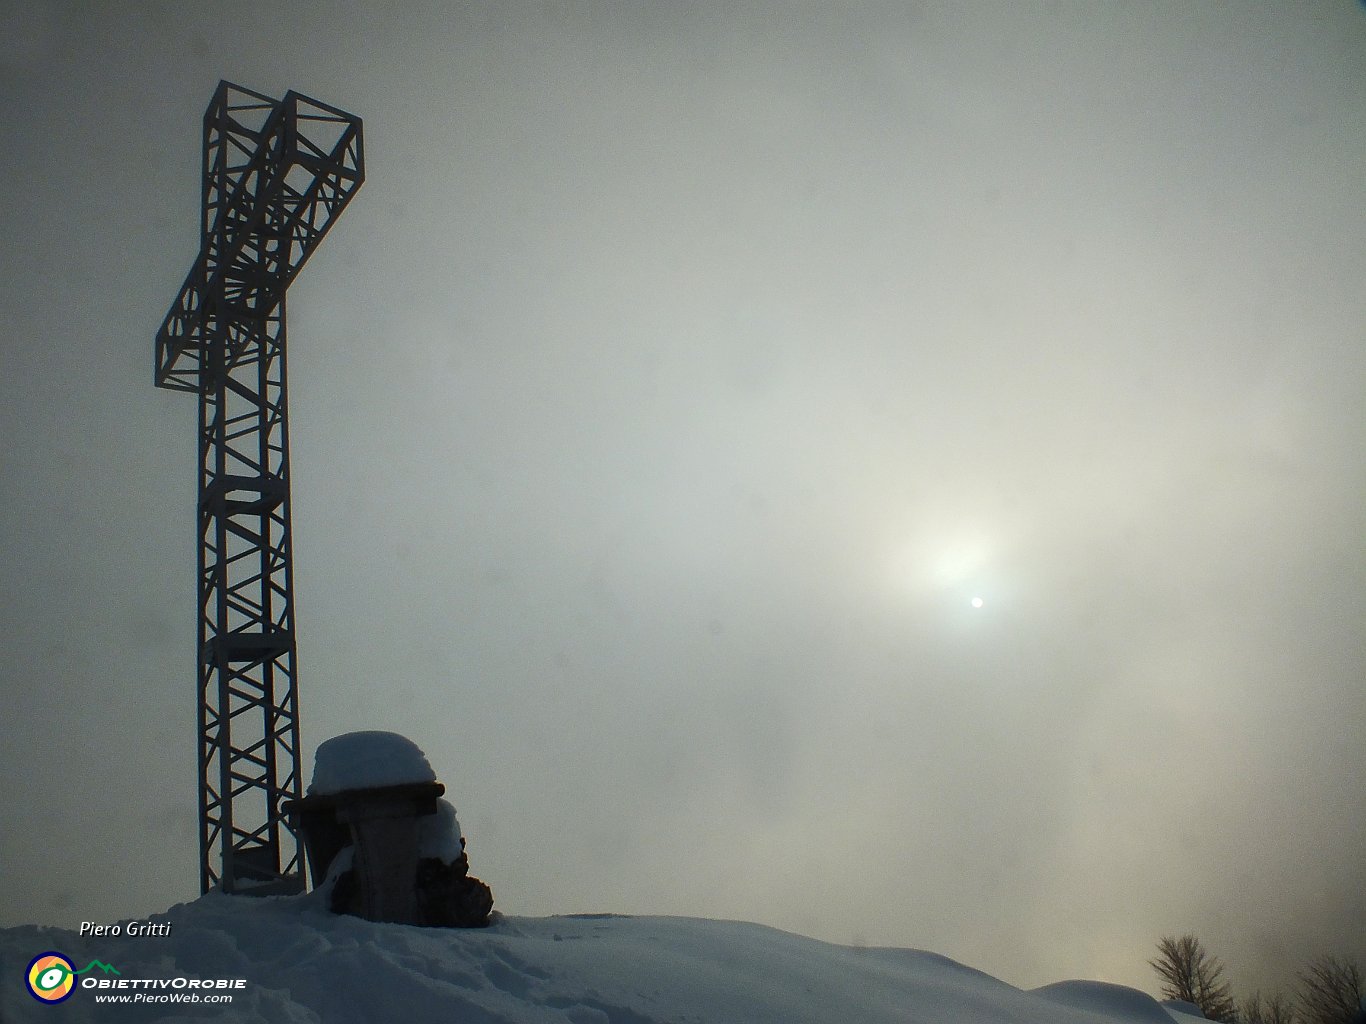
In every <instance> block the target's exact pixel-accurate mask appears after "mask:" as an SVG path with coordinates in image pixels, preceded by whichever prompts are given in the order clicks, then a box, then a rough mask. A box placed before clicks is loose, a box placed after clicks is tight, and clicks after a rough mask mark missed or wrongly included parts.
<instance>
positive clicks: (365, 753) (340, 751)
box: [308, 731, 436, 796]
mask: <svg viewBox="0 0 1366 1024" xmlns="http://www.w3.org/2000/svg"><path fill="white" fill-rule="evenodd" d="M435 781H436V773H435V772H434V771H432V766H431V765H430V764H428V763H427V755H426V754H424V753H423V752H422V750H421V748H419V747H418V745H417V744H416V743H414V742H413V741H412V740H410V739H408V738H407V737H406V736H400V735H399V734H398V733H396V732H381V731H365V732H348V733H343V734H342V735H340V736H334V737H332V739H330V740H326V741H325V742H323V743H321V744H319V746H318V752H317V753H316V754H314V756H313V781H312V783H311V784H310V785H309V787H308V792H309V793H310V794H311V795H314V796H326V795H330V794H333V793H341V792H344V791H345V790H349V789H373V788H375V787H377V786H401V785H405V784H407V783H410V782H435Z"/></svg>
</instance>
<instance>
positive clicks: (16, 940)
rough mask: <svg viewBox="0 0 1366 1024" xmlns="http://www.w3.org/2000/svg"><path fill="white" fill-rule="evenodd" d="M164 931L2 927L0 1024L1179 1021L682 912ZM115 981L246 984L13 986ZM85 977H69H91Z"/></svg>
mask: <svg viewBox="0 0 1366 1024" xmlns="http://www.w3.org/2000/svg"><path fill="white" fill-rule="evenodd" d="M155 920H165V921H169V922H170V923H171V933H170V935H168V936H165V937H155V938H152V937H131V938H130V937H128V936H126V935H125V936H123V937H120V938H79V937H77V935H76V934H75V933H74V932H69V931H62V930H58V929H53V928H37V927H31V926H30V927H23V928H11V929H6V930H3V931H0V972H3V975H4V977H5V978H7V979H10V981H7V982H6V983H5V984H3V985H0V1020H3V1021H5V1022H7V1024H8V1022H14V1024H19V1022H29V1021H33V1022H48V1024H51V1022H52V1021H55V1020H58V1019H61V1020H63V1021H75V1022H99V1021H111V1020H117V1021H139V1022H141V1021H163V1022H189V1021H216V1022H225V1024H227V1022H233V1024H247V1022H250V1024H267V1022H268V1024H305V1022H308V1024H313V1022H327V1024H371V1022H375V1021H391V1020H402V1021H404V1022H405V1024H437V1022H441V1024H450V1022H457V1021H458V1022H461V1024H551V1022H557V1024H566V1022H567V1024H665V1022H669V1024H682V1022H690V1024H691V1022H706V1024H710V1022H717V1024H725V1022H734V1024H831V1022H837V1021H855V1022H858V1024H891V1022H893V1021H896V1022H898V1024H905V1022H908V1021H909V1022H913V1024H965V1022H966V1024H1171V1022H1173V1021H1180V1022H1181V1024H1188V1022H1189V1021H1190V1020H1191V1019H1192V1018H1188V1017H1186V1016H1184V1015H1180V1016H1178V1015H1177V1014H1175V1013H1168V1011H1167V1010H1166V1009H1164V1008H1163V1007H1162V1006H1161V1005H1160V1004H1159V1003H1157V1002H1156V1001H1155V1000H1153V999H1152V998H1150V997H1149V996H1146V995H1144V994H1143V993H1141V992H1138V991H1136V990H1134V989H1126V988H1121V987H1119V986H1115V985H1103V984H1100V983H1098V982H1064V983H1061V984H1059V985H1050V986H1046V987H1045V988H1044V989H1038V990H1035V991H1032V992H1028V991H1022V990H1020V989H1017V988H1014V987H1012V986H1010V985H1007V984H1006V983H1004V982H1002V981H998V980H996V979H995V978H992V977H990V976H988V975H986V974H983V973H981V972H980V971H975V970H972V969H971V968H968V967H965V966H963V965H962V964H959V963H955V962H954V961H952V960H949V959H947V958H946V957H942V956H938V955H935V954H933V953H925V952H920V951H917V950H909V949H867V948H862V947H847V946H835V945H830V944H828V943H824V942H819V941H817V940H815V939H808V938H803V937H802V936H798V935H791V934H788V933H785V932H780V931H776V930H774V929H772V928H767V927H763V926H761V925H755V924H742V923H739V922H733V921H707V920H697V919H691V918H665V917H634V918H633V917H617V916H613V915H602V914H600V915H583V916H571V917H548V918H508V917H500V916H497V915H495V919H494V923H493V924H492V925H491V926H490V927H489V928H486V929H471V930H461V929H443V928H415V927H409V926H406V925H391V924H373V923H371V922H368V921H362V920H360V919H358V918H354V917H343V916H335V915H332V914H330V913H328V912H327V911H326V910H325V909H323V907H322V899H321V898H320V897H319V895H318V894H317V893H313V894H309V895H306V896H299V897H285V898H274V899H271V898H266V899H258V898H251V897H244V896H224V895H221V894H217V893H211V894H209V895H207V896H204V897H202V898H200V899H198V900H195V901H194V902H193V903H187V904H181V905H179V906H176V907H173V908H171V910H169V911H168V912H167V913H166V914H164V915H157V916H156V918H155ZM48 950H55V951H57V952H60V953H63V954H65V955H66V956H67V957H68V958H70V959H71V960H72V961H73V962H74V963H75V965H76V967H77V969H79V968H81V967H83V966H84V965H85V964H87V963H88V962H89V961H91V960H94V959H98V960H101V961H103V962H104V963H107V964H110V965H111V966H112V967H114V968H117V969H118V971H119V972H120V977H122V978H153V979H157V978H173V977H176V976H178V975H185V976H188V977H193V978H219V977H228V978H244V979H246V988H245V989H243V990H240V991H238V992H236V993H235V998H234V1001H233V1003H232V1004H231V1005H229V1006H218V1005H204V1004H201V1005H198V1006H196V1005H186V1004H169V1005H168V1004H161V1005H145V1004H142V1005H139V1004H128V1005H122V1006H117V1007H115V1006H110V1005H108V1004H105V1003H97V1002H96V1001H95V996H96V991H94V990H91V989H84V988H78V989H77V990H76V992H75V993H74V994H73V995H72V997H71V998H70V999H68V1000H67V1001H66V1002H64V1003H62V1004H61V1005H60V1006H57V1007H51V1006H44V1005H42V1004H40V1003H38V1002H37V1001H36V1000H35V999H33V998H32V997H31V996H30V995H29V994H28V993H27V992H26V990H25V988H24V986H23V984H22V983H15V982H16V980H17V979H19V978H20V977H21V976H22V974H23V971H24V968H25V965H26V964H28V962H29V961H30V960H31V959H32V958H33V957H34V956H36V955H37V954H39V953H42V952H45V951H48ZM94 976H95V975H84V976H82V977H94Z"/></svg>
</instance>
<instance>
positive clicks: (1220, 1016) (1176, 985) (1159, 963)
mask: <svg viewBox="0 0 1366 1024" xmlns="http://www.w3.org/2000/svg"><path fill="white" fill-rule="evenodd" d="M1148 965H1149V966H1150V967H1152V969H1153V970H1155V971H1156V972H1157V974H1158V977H1160V978H1161V979H1162V996H1163V998H1165V999H1182V1000H1184V1001H1186V1002H1188V1003H1194V1004H1195V1005H1196V1006H1198V1007H1200V1012H1201V1013H1203V1014H1204V1015H1205V1017H1206V1018H1207V1019H1209V1020H1218V1021H1236V1020H1237V1019H1238V1006H1237V1004H1236V1003H1235V1002H1234V1001H1233V994H1232V992H1231V991H1230V989H1229V984H1228V982H1227V981H1223V980H1221V978H1222V975H1223V973H1224V965H1223V964H1221V963H1220V962H1219V958H1218V957H1214V956H1210V955H1209V953H1207V952H1206V951H1205V947H1204V946H1203V945H1202V944H1201V942H1200V940H1199V939H1197V938H1196V937H1195V936H1194V935H1183V936H1181V938H1179V939H1177V938H1173V937H1172V936H1170V935H1164V936H1162V939H1161V941H1159V942H1158V944H1157V956H1156V957H1155V958H1153V959H1152V960H1149V961H1148Z"/></svg>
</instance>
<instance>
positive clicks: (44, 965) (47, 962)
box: [28, 950, 76, 1003]
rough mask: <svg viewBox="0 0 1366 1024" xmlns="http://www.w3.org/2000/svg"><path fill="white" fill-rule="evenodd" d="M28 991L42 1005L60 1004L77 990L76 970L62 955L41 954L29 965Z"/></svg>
mask: <svg viewBox="0 0 1366 1024" xmlns="http://www.w3.org/2000/svg"><path fill="white" fill-rule="evenodd" d="M28 990H29V992H30V994H32V996H33V998H34V999H36V1000H38V1001H39V1002H40V1003H60V1002H61V1001H62V1000H63V999H69V998H71V993H72V992H74V991H75V990H76V968H75V967H73V966H72V965H71V961H70V960H68V959H67V958H66V957H65V956H63V955H62V954H61V953H54V952H52V951H51V950H49V951H48V952H46V953H39V954H38V955H37V956H35V957H34V958H33V960H32V961H31V962H30V963H29V965H28Z"/></svg>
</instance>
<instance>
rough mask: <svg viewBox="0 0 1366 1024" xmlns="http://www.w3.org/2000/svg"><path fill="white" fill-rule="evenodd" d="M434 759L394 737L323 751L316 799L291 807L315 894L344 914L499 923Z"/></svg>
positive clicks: (326, 746)
mask: <svg viewBox="0 0 1366 1024" xmlns="http://www.w3.org/2000/svg"><path fill="white" fill-rule="evenodd" d="M445 791H446V787H445V786H443V785H442V784H441V783H439V782H437V781H436V774H435V772H433V771H432V766H431V765H430V764H429V763H428V761H427V757H426V755H425V754H423V753H422V751H421V750H420V749H419V748H418V746H417V745H416V744H415V743H413V742H412V741H411V740H409V739H407V738H406V737H403V736H400V735H398V734H397V733H392V732H351V733H345V734H344V735H341V736H336V737H333V738H332V739H330V740H327V741H326V742H325V743H323V744H322V745H321V746H319V747H318V751H317V754H316V755H315V757H314V763H313V781H312V783H311V784H310V785H309V787H308V795H307V796H305V797H304V798H303V799H302V800H299V801H297V802H291V804H290V805H289V808H288V810H289V811H290V813H291V814H293V815H294V817H295V820H296V821H297V823H298V826H299V829H300V831H301V832H302V834H303V836H304V844H305V847H306V849H307V853H308V862H309V868H310V871H311V873H312V877H313V884H314V887H315V888H318V889H322V890H325V892H326V894H327V898H328V904H329V906H330V907H331V908H332V910H333V911H334V912H335V913H339V914H354V915H356V916H358V917H364V918H367V919H368V920H371V921H388V922H393V923H397V924H417V925H429V926H438V927H440V926H444V927H454V928H480V927H483V926H484V925H486V924H488V922H489V913H490V912H491V911H492V909H493V893H492V892H491V891H490V890H489V887H488V886H487V885H485V884H484V883H483V882H481V881H480V880H479V879H477V878H473V877H471V876H470V874H469V859H468V858H467V857H466V855H465V838H464V836H462V835H461V833H460V822H459V821H458V820H457V819H456V816H455V808H454V807H453V806H451V804H450V802H449V801H447V800H443V799H442V798H441V797H442V794H444V793H445Z"/></svg>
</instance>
